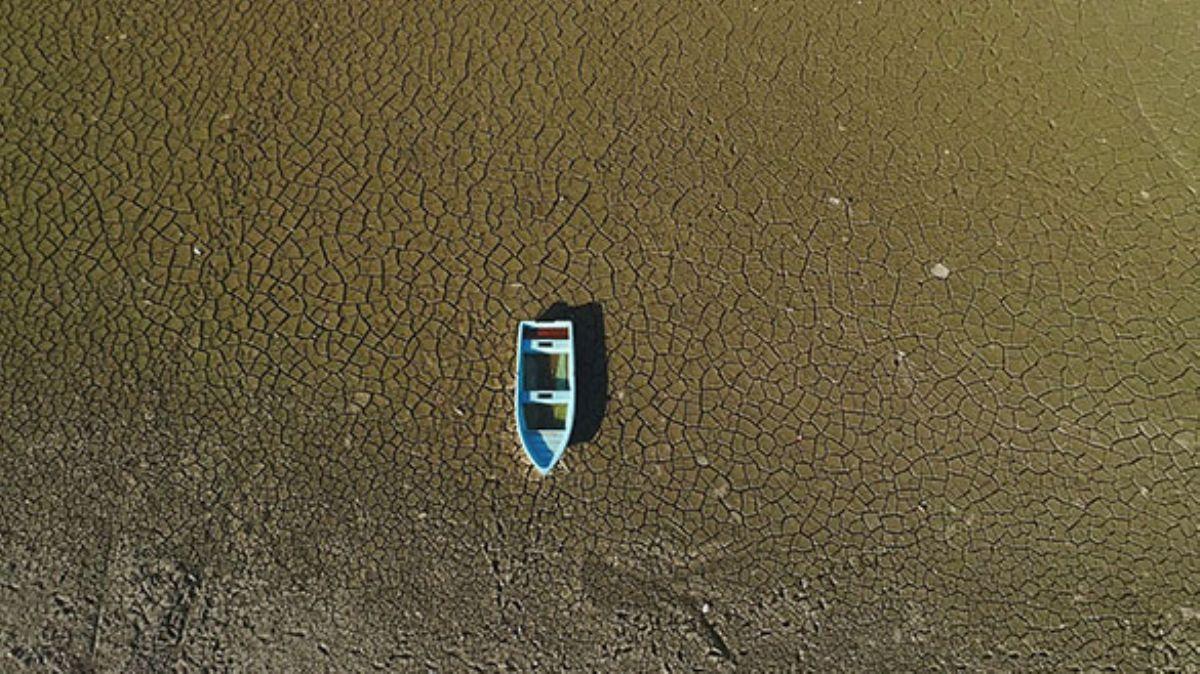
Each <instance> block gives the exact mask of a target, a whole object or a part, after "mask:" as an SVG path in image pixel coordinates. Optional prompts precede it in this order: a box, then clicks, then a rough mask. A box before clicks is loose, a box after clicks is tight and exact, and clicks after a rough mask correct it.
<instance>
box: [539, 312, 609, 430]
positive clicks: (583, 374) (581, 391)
mask: <svg viewBox="0 0 1200 674" xmlns="http://www.w3.org/2000/svg"><path fill="white" fill-rule="evenodd" d="M538 320H540V321H562V320H568V321H571V323H572V325H573V326H574V332H575V385H576V392H575V424H574V426H572V428H571V438H570V440H568V441H567V445H568V446H570V445H577V444H579V443H583V442H591V440H592V439H593V438H595V437H596V434H597V433H598V432H599V431H600V422H601V421H602V420H603V419H604V411H605V408H607V406H608V352H607V350H606V349H605V344H604V311H603V310H602V309H601V308H600V304H599V303H598V302H589V303H587V304H580V305H578V306H572V305H569V304H567V303H566V302H555V303H554V304H552V305H550V307H548V308H547V309H546V310H545V311H543V312H542V313H541V314H540V315H539V316H538Z"/></svg>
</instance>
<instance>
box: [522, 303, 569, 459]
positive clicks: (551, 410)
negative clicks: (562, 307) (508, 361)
mask: <svg viewBox="0 0 1200 674" xmlns="http://www.w3.org/2000/svg"><path fill="white" fill-rule="evenodd" d="M574 337H575V335H574V331H573V329H572V327H571V321H521V325H520V326H518V328H517V386H516V399H515V403H516V415H517V433H518V434H519V435H520V436H521V446H522V447H523V448H524V449H525V453H526V454H528V455H529V460H530V461H532V462H533V466H534V467H535V468H537V469H538V471H540V472H541V473H542V474H543V475H545V474H546V473H548V472H550V469H551V468H553V467H554V464H555V463H558V460H559V458H560V457H562V453H563V450H565V449H566V448H567V441H568V440H570V438H571V427H572V425H573V424H574V422H575V390H576V389H575V339H574Z"/></svg>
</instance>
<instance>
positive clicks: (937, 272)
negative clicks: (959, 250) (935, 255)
mask: <svg viewBox="0 0 1200 674" xmlns="http://www.w3.org/2000/svg"><path fill="white" fill-rule="evenodd" d="M929 273H930V274H931V275H932V276H933V277H934V278H935V279H938V280H940V281H945V280H946V279H948V278H950V268H949V267H947V266H946V265H944V264H942V263H941V262H938V263H937V264H935V265H933V266H932V267H930V268H929Z"/></svg>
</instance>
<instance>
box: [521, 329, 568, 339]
mask: <svg viewBox="0 0 1200 674" xmlns="http://www.w3.org/2000/svg"><path fill="white" fill-rule="evenodd" d="M566 338H567V329H566V328H534V329H532V330H530V331H529V339H566Z"/></svg>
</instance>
